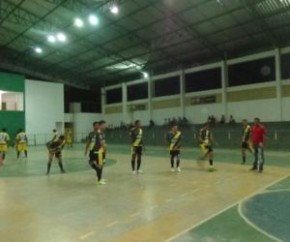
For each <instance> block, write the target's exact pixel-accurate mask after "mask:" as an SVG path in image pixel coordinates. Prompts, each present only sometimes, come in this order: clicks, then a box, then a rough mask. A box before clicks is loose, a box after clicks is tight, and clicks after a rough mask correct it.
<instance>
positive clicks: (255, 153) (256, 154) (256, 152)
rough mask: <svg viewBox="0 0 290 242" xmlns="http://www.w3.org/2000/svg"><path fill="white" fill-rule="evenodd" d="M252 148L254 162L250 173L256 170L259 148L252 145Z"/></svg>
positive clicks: (256, 145)
mask: <svg viewBox="0 0 290 242" xmlns="http://www.w3.org/2000/svg"><path fill="white" fill-rule="evenodd" d="M253 148H254V162H253V167H252V168H251V170H252V171H254V170H257V167H258V158H259V146H258V144H253Z"/></svg>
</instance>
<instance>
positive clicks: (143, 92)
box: [127, 82, 148, 101]
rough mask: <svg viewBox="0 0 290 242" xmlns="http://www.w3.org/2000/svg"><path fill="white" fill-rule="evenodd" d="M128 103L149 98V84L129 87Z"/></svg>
mask: <svg viewBox="0 0 290 242" xmlns="http://www.w3.org/2000/svg"><path fill="white" fill-rule="evenodd" d="M127 95H128V98H127V99H128V101H134V100H139V99H145V98H148V83H147V82H144V83H140V84H135V85H129V86H127Z"/></svg>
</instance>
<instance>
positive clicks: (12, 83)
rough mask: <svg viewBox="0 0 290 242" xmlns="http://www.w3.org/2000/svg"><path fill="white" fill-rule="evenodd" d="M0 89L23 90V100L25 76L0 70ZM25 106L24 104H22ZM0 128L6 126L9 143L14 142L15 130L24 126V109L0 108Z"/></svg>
mask: <svg viewBox="0 0 290 242" xmlns="http://www.w3.org/2000/svg"><path fill="white" fill-rule="evenodd" d="M0 90H4V91H12V92H23V94H24V95H23V96H24V100H25V77H24V76H22V75H16V74H10V73H3V72H0ZM23 105H24V107H25V104H23ZM0 128H1V129H2V128H6V129H7V131H8V133H9V135H10V139H11V140H10V144H12V143H13V142H14V138H15V135H16V132H17V130H18V129H19V128H25V110H24V111H2V110H0Z"/></svg>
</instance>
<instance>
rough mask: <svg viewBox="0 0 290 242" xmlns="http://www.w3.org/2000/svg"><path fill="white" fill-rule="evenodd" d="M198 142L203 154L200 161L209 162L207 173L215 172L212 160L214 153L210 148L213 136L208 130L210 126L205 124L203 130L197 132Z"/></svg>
mask: <svg viewBox="0 0 290 242" xmlns="http://www.w3.org/2000/svg"><path fill="white" fill-rule="evenodd" d="M198 140H199V143H200V148H201V151H202V153H203V157H202V158H201V159H206V158H207V159H208V162H209V168H208V170H209V171H215V168H214V166H213V158H214V152H213V148H212V143H213V142H214V140H213V135H212V132H211V130H210V124H209V123H206V124H205V125H204V127H203V128H201V129H200V131H199V136H198Z"/></svg>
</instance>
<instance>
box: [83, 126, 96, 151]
mask: <svg viewBox="0 0 290 242" xmlns="http://www.w3.org/2000/svg"><path fill="white" fill-rule="evenodd" d="M98 130H99V122H98V121H95V122H93V131H92V132H90V133H89V135H88V137H87V142H86V147H85V152H84V154H85V156H87V155H88V153H89V151H90V150H92V148H93V146H94V142H95V140H94V136H95V134H97V133H98Z"/></svg>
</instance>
